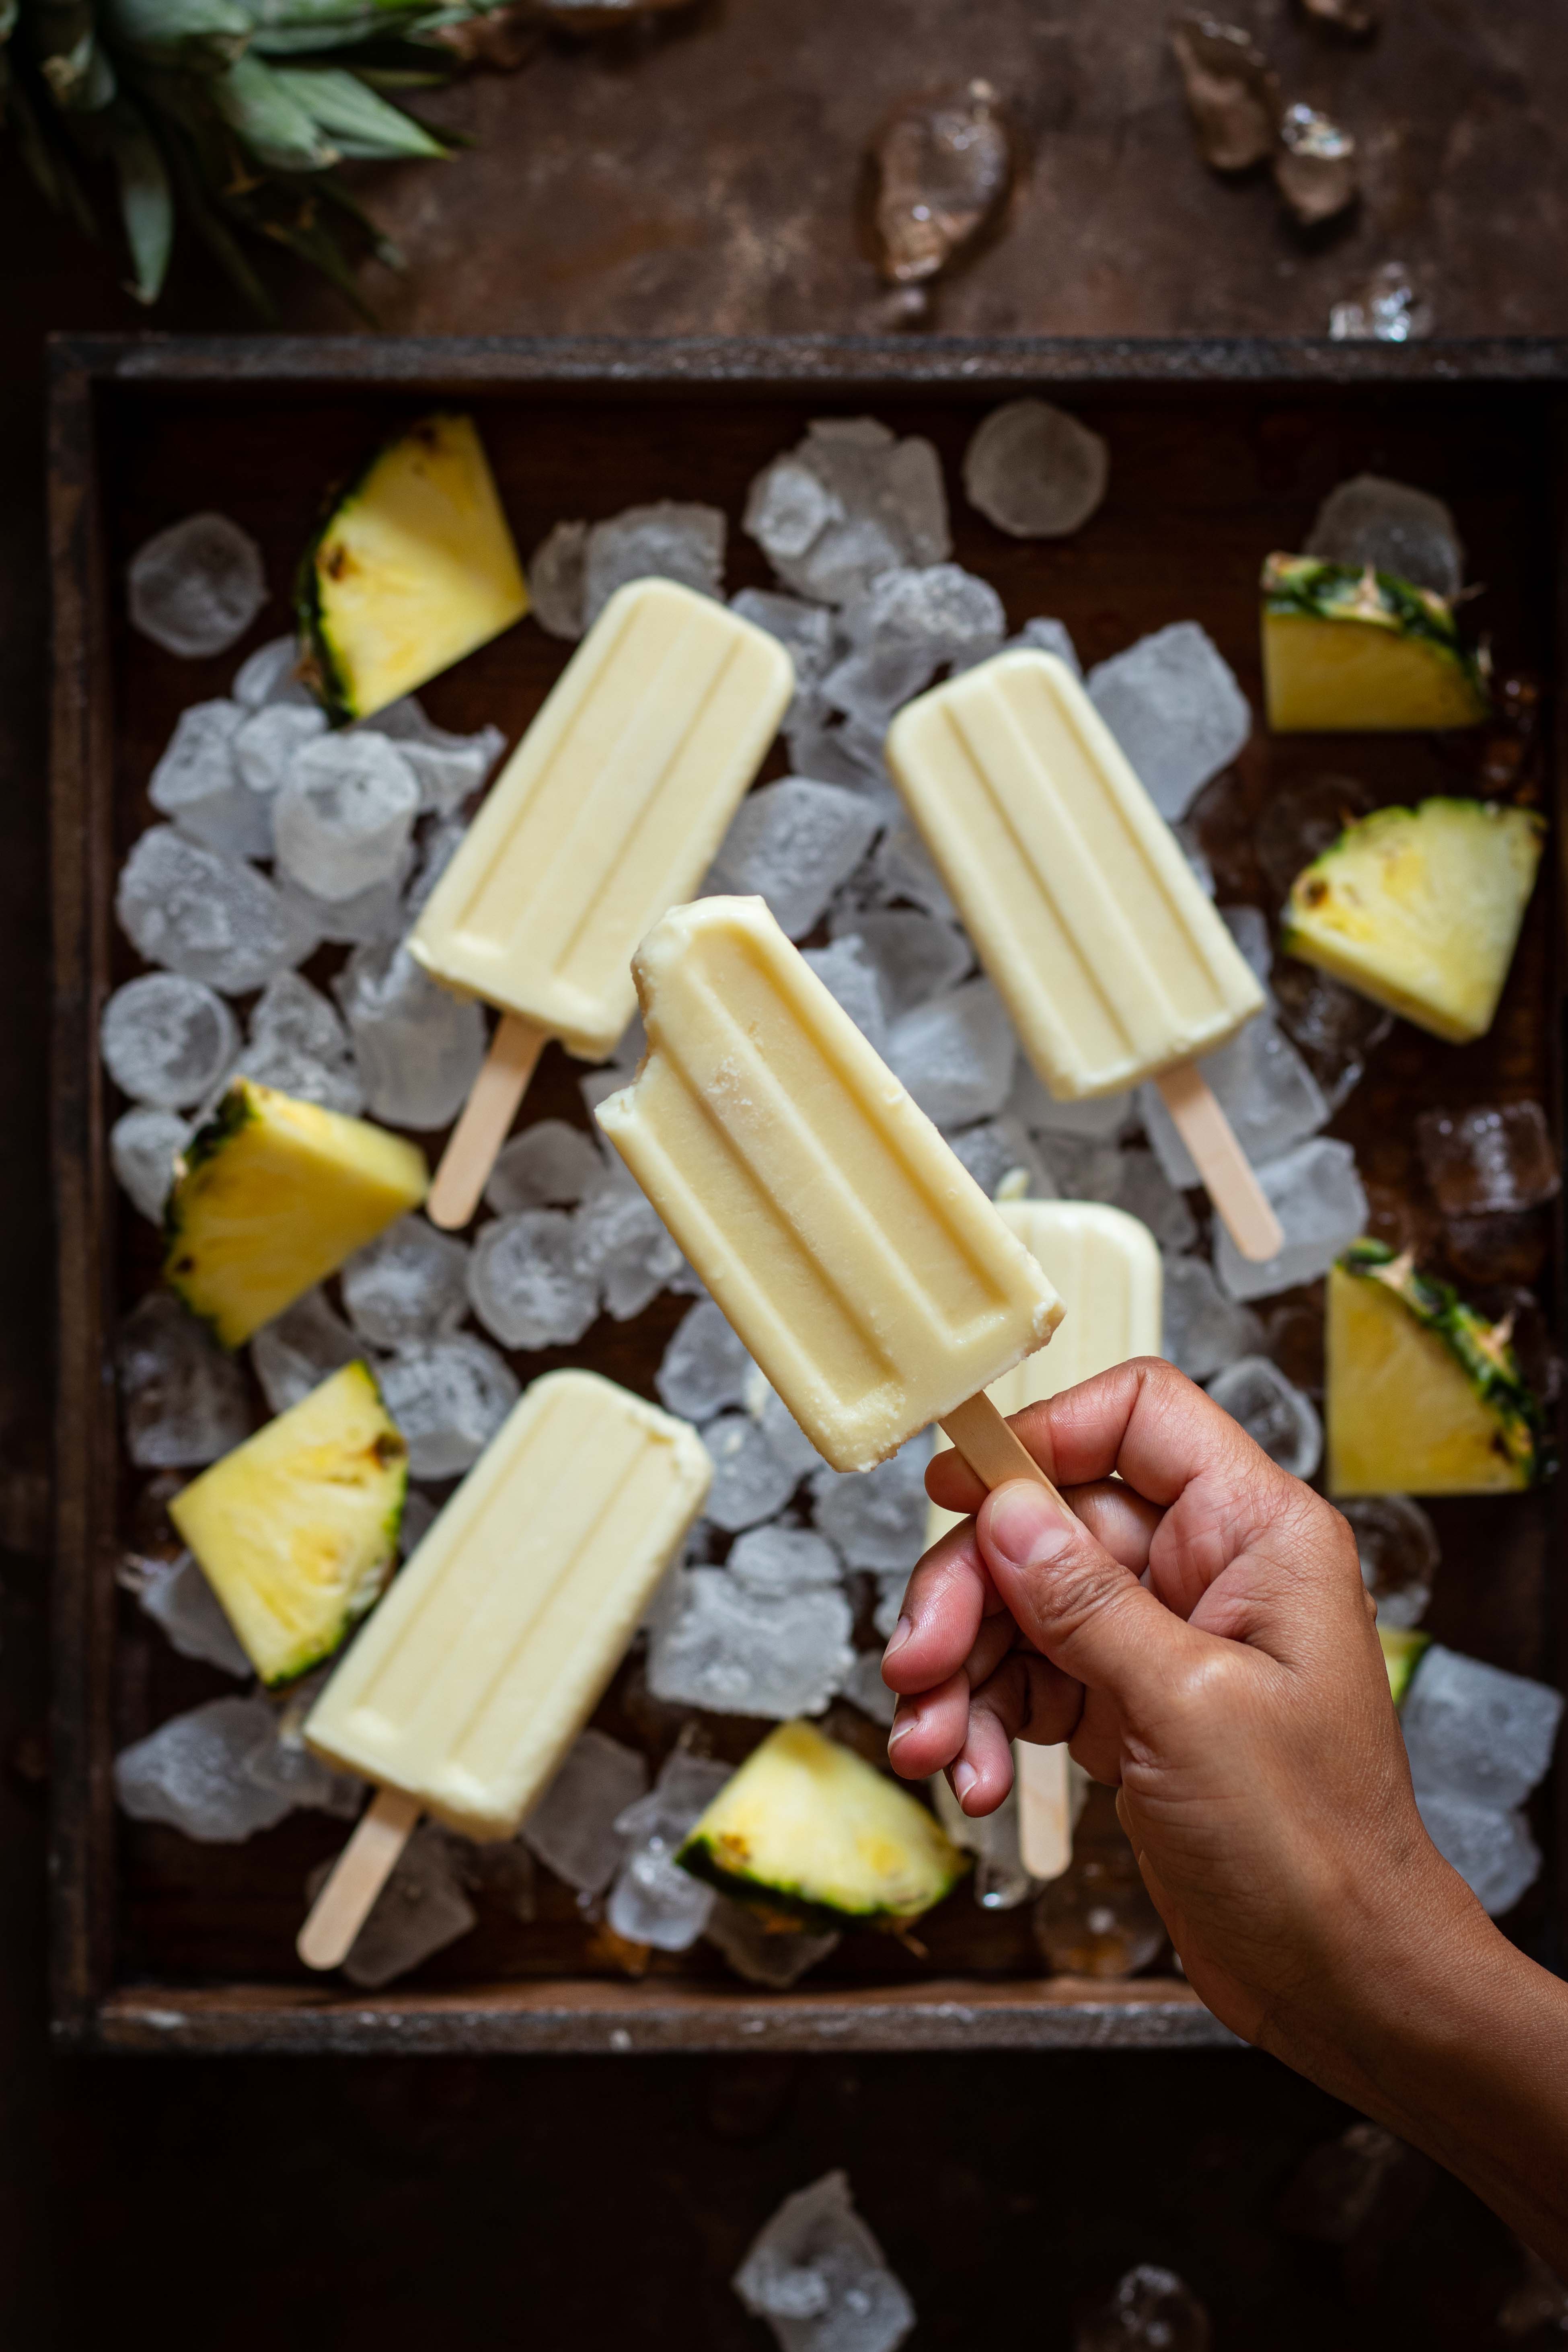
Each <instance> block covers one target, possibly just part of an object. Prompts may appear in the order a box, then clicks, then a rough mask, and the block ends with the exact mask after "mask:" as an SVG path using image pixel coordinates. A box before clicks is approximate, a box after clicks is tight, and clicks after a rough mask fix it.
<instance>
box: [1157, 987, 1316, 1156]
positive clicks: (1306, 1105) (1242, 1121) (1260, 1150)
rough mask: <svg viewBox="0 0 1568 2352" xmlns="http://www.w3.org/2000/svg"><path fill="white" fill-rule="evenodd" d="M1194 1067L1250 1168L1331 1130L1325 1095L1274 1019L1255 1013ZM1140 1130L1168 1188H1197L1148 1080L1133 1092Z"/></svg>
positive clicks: (1167, 1114)
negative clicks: (1140, 1113)
mask: <svg viewBox="0 0 1568 2352" xmlns="http://www.w3.org/2000/svg"><path fill="white" fill-rule="evenodd" d="M1197 1067H1198V1068H1199V1070H1201V1071H1202V1073H1203V1075H1204V1076H1205V1078H1206V1079H1207V1080H1208V1083H1209V1086H1210V1087H1212V1089H1213V1091H1214V1094H1215V1099H1216V1100H1217V1101H1218V1103H1219V1107H1220V1108H1221V1109H1222V1110H1223V1111H1224V1113H1225V1115H1226V1118H1227V1119H1228V1120H1229V1121H1230V1126H1231V1132H1232V1133H1233V1134H1234V1136H1235V1137H1236V1139H1237V1142H1238V1143H1239V1144H1240V1146H1241V1148H1242V1150H1243V1151H1244V1152H1245V1153H1246V1154H1247V1158H1248V1160H1251V1161H1252V1163H1253V1165H1254V1167H1256V1166H1258V1163H1259V1162H1260V1161H1262V1160H1278V1159H1279V1155H1280V1153H1281V1152H1283V1151H1288V1150H1289V1148H1290V1146H1291V1145H1292V1144H1293V1143H1300V1142H1301V1141H1302V1140H1303V1139H1305V1138H1306V1137H1307V1136H1309V1135H1315V1134H1316V1132H1317V1130H1318V1129H1319V1128H1321V1127H1325V1126H1327V1124H1328V1118H1329V1106H1328V1104H1327V1102H1326V1101H1325V1100H1324V1098H1323V1090H1322V1088H1321V1087H1320V1086H1319V1084H1318V1081H1317V1079H1316V1078H1315V1077H1314V1076H1312V1073H1311V1071H1310V1069H1309V1068H1308V1066H1307V1065H1306V1063H1305V1062H1304V1061H1303V1059H1302V1058H1301V1056H1300V1054H1299V1053H1298V1052H1297V1051H1296V1048H1295V1046H1294V1045H1292V1044H1291V1043H1290V1040H1289V1037H1287V1036H1286V1034H1285V1032H1284V1031H1283V1029H1281V1028H1280V1026H1279V1023H1278V1022H1277V1021H1276V1020H1275V1018H1274V1016H1273V1014H1272V1013H1267V1012H1265V1013H1258V1014H1257V1015H1256V1016H1255V1018H1254V1019H1252V1020H1251V1021H1249V1022H1248V1023H1247V1026H1246V1028H1245V1029H1243V1030H1241V1031H1240V1032H1239V1033H1238V1034H1237V1035H1236V1036H1235V1037H1233V1038H1232V1039H1231V1041H1230V1043H1229V1045H1222V1046H1221V1047H1220V1048H1219V1051H1218V1052H1217V1053H1215V1054H1205V1055H1204V1057H1203V1059H1202V1060H1201V1061H1200V1062H1199V1063H1198V1065H1197ZM1138 1105H1139V1108H1140V1110H1141V1111H1142V1115H1143V1127H1144V1131H1145V1133H1146V1134H1147V1136H1148V1138H1149V1140H1150V1142H1151V1143H1152V1145H1153V1147H1154V1156H1155V1158H1156V1159H1157V1160H1159V1162H1160V1166H1161V1168H1162V1169H1163V1171H1164V1174H1165V1177H1166V1179H1167V1181H1169V1182H1170V1183H1172V1184H1174V1185H1175V1186H1176V1187H1177V1188H1178V1189H1179V1190H1180V1189H1184V1188H1185V1187H1186V1186H1187V1185H1189V1184H1195V1183H1197V1182H1198V1181H1199V1177H1198V1171H1197V1170H1196V1168H1195V1167H1194V1164H1193V1159H1192V1154H1191V1153H1190V1152H1189V1151H1188V1150H1187V1147H1186V1145H1185V1144H1184V1142H1183V1141H1182V1139H1181V1137H1180V1135H1179V1134H1178V1133H1177V1131H1176V1125H1175V1121H1174V1120H1173V1118H1172V1117H1171V1114H1170V1112H1169V1111H1168V1110H1167V1109H1166V1108H1165V1102H1164V1097H1163V1095H1162V1094H1161V1092H1160V1089H1159V1087H1158V1086H1157V1085H1156V1084H1155V1082H1154V1080H1153V1079H1152V1078H1151V1079H1149V1080H1147V1081H1146V1082H1145V1083H1144V1084H1143V1085H1142V1087H1139V1089H1138Z"/></svg>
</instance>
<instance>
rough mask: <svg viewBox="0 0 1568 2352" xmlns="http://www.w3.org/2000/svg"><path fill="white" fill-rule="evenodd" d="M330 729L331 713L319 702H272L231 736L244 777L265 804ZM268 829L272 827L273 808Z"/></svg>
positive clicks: (237, 761) (235, 762) (241, 773)
mask: <svg viewBox="0 0 1568 2352" xmlns="http://www.w3.org/2000/svg"><path fill="white" fill-rule="evenodd" d="M326 731H327V714H326V712H325V711H324V710H323V709H321V705H320V704H319V703H315V702H268V703H265V704H264V705H263V706H262V708H261V709H259V710H258V711H256V712H254V713H253V714H252V716H251V717H250V718H248V719H246V720H245V722H244V724H243V725H242V726H240V727H239V728H237V730H236V731H235V734H234V736H233V738H232V739H231V743H230V750H231V751H232V754H233V758H234V764H235V766H236V768H237V770H238V772H239V776H240V781H241V782H242V783H243V784H244V785H245V787H246V789H247V791H248V792H251V793H255V794H256V796H257V798H258V800H259V801H260V802H261V803H262V804H263V806H264V808H266V806H267V803H269V802H270V801H272V800H273V799H274V798H275V797H276V795H277V794H278V793H279V792H280V791H281V790H282V788H283V782H284V779H285V777H286V776H287V775H288V773H289V769H290V768H291V767H292V766H293V764H294V761H295V758H296V756H297V755H298V753H300V751H303V750H304V748H305V746H306V744H307V743H313V742H314V741H315V740H316V739H317V738H318V737H319V736H321V735H324V734H325V733H326ZM270 830H271V816H270V812H269V811H268V832H269V833H270Z"/></svg>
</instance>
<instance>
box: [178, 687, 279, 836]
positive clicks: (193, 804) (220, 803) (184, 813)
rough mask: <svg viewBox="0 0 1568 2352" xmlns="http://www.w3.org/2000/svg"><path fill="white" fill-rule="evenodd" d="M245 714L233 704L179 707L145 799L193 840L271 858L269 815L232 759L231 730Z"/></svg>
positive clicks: (196, 703) (233, 736)
mask: <svg viewBox="0 0 1568 2352" xmlns="http://www.w3.org/2000/svg"><path fill="white" fill-rule="evenodd" d="M246 717H247V713H246V711H245V709H244V707H243V705H242V704H240V703H237V702H195V703H193V704H192V705H191V707H190V709H188V710H183V711H182V712H181V713H180V717H179V721H178V723H177V725H176V726H175V729H174V733H173V735H172V736H171V737H170V738H169V748H168V750H167V751H165V752H164V754H163V758H162V759H161V760H160V761H159V762H158V764H157V766H156V767H155V768H154V769H153V777H152V781H151V782H150V783H149V784H148V787H147V797H148V799H149V800H150V801H151V802H152V803H153V807H154V808H155V809H156V810H157V811H158V813H159V814H160V815H161V816H166V817H171V818H173V820H174V824H177V825H178V827H179V829H180V831H181V832H182V833H183V834H185V835H188V836H189V838H190V839H191V840H192V841H201V842H205V844H206V846H207V847H208V848H209V849H221V850H224V851H225V852H226V854H227V855H228V856H230V857H270V856H271V855H272V820H271V815H270V813H269V811H268V806H267V803H266V802H265V801H261V800H258V798H257V796H256V794H255V793H253V792H250V791H249V790H248V789H247V786H246V785H245V783H244V782H242V781H241V778H240V774H239V771H238V769H237V767H236V766H235V762H234V738H235V734H236V731H237V729H238V728H239V727H240V726H242V725H243V723H244V721H245V719H246Z"/></svg>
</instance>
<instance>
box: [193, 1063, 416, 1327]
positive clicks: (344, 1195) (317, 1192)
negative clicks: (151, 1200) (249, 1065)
mask: <svg viewBox="0 0 1568 2352" xmlns="http://www.w3.org/2000/svg"><path fill="white" fill-rule="evenodd" d="M429 1181H430V1179H429V1171H428V1169H427V1168H426V1163H425V1155H424V1153H423V1152H422V1151H421V1150H419V1148H418V1146H417V1145H416V1144H413V1143H409V1142H407V1141H405V1139H404V1138H403V1137H402V1136H399V1135H389V1134H388V1133H387V1131H386V1129H384V1128H383V1127H373V1126H372V1124H371V1123H370V1121H369V1120H368V1119H363V1118H347V1117H345V1115H344V1114H343V1113H342V1111H335V1110H324V1109H323V1108H321V1105H320V1104H319V1103H309V1102H299V1101H296V1099H295V1098H294V1097H293V1096H292V1095H285V1094H279V1092H278V1090H277V1089H276V1087H264V1086H261V1085H259V1084H258V1082H257V1080H256V1079H254V1078H237V1079H236V1080H235V1081H234V1083H233V1085H232V1086H231V1087H229V1089H228V1092H227V1093H226V1095H225V1096H224V1097H223V1100H222V1101H221V1102H220V1103H219V1105H218V1107H217V1109H216V1112H215V1114H214V1116H213V1117H212V1118H210V1119H209V1120H208V1121H207V1123H206V1125H205V1127H203V1128H201V1129H198V1130H197V1132H196V1134H195V1136H193V1138H192V1139H191V1141H190V1143H189V1144H188V1145H187V1146H186V1149H185V1151H184V1156H183V1157H182V1158H181V1159H180V1160H178V1161H176V1163H175V1176H174V1190H173V1192H171V1193H170V1195H169V1204H168V1208H167V1209H166V1211H165V1213H164V1220H163V1232H164V1239H165V1242H166V1244H167V1251H166V1255H165V1258H164V1264H163V1272H164V1276H165V1279H166V1280H167V1282H168V1284H169V1286H170V1288H171V1289H172V1290H174V1291H175V1292H177V1293H178V1295H179V1297H181V1298H183V1299H184V1302H185V1305H186V1306H187V1307H190V1309H191V1311H192V1312H193V1314H195V1315H199V1316H200V1317H201V1318H202V1319H203V1320H204V1321H205V1323H207V1324H209V1325H210V1326H211V1328H212V1330H213V1331H214V1333H215V1334H216V1337H217V1338H218V1339H220V1340H221V1341H222V1342H223V1344H224V1346H225V1347H226V1348H237V1347H238V1346H239V1345H240V1344H241V1342H242V1341H243V1340H246V1339H249V1337H250V1335H251V1333H252V1332H253V1331H258V1330H259V1329H260V1328H261V1326H262V1325H263V1324H264V1323H270V1322H271V1320H272V1318H273V1317H274V1316H275V1315H281V1313H282V1312H283V1309H284V1308H285V1307H289V1306H292V1304H293V1302H294V1300H295V1299H296V1298H299V1297H302V1296H303V1294H304V1293H305V1292H306V1291H307V1290H310V1289H311V1288H312V1287H313V1286H315V1284H317V1283H318V1282H321V1280H322V1279H323V1278H324V1277H325V1276H327V1275H329V1274H331V1273H333V1272H335V1271H336V1269H337V1268H338V1267H339V1266H340V1265H342V1264H343V1261H344V1260H345V1259H346V1258H350V1257H352V1256H353V1254H354V1252H355V1250H357V1249H363V1246H364V1244H365V1243H366V1242H369V1241H374V1238H375V1236H376V1234H379V1233H381V1232H382V1231H383V1230H384V1228H385V1227H386V1226H387V1225H390V1224H393V1223H395V1221H396V1220H397V1219H398V1218H399V1217H401V1216H405V1215H406V1213H407V1212H408V1211H409V1210H410V1209H416V1208H417V1207H418V1206H419V1203H420V1202H421V1201H423V1199H424V1198H425V1195H426V1192H427V1191H428V1189H429Z"/></svg>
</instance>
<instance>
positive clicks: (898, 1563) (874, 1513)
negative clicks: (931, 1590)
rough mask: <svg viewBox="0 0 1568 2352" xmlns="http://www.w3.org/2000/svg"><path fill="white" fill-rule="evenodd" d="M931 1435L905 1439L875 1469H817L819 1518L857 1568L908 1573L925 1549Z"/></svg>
mask: <svg viewBox="0 0 1568 2352" xmlns="http://www.w3.org/2000/svg"><path fill="white" fill-rule="evenodd" d="M930 1459H931V1443H930V1439H929V1438H928V1437H927V1436H926V1435H925V1433H923V1432H922V1433H921V1435H920V1436H919V1437H911V1438H910V1441H909V1443H908V1444H905V1445H901V1446H900V1448H899V1451H898V1452H897V1453H896V1454H894V1455H893V1456H892V1457H891V1459H890V1460H889V1461H887V1462H879V1463H878V1465H877V1466H876V1468H875V1469H874V1470H847V1471H843V1472H840V1471H837V1470H830V1469H829V1468H828V1467H827V1466H826V1464H823V1465H820V1466H819V1467H818V1468H817V1469H816V1471H814V1472H813V1474H812V1481H811V1489H812V1494H813V1496H814V1497H815V1500H816V1522H817V1525H818V1527H819V1528H821V1529H822V1532H823V1534H824V1535H825V1536H826V1538H828V1540H829V1542H830V1543H832V1544H834V1545H835V1546H836V1547H837V1549H838V1550H839V1551H840V1552H841V1553H842V1554H843V1556H844V1559H845V1560H846V1561H847V1564H848V1565H849V1567H851V1568H868V1569H871V1570H874V1571H875V1572H877V1573H879V1574H882V1575H887V1574H890V1573H891V1572H892V1571H893V1570H902V1572H903V1573H904V1574H905V1575H906V1576H907V1575H908V1573H909V1571H910V1569H911V1568H913V1566H914V1564H915V1562H916V1560H917V1559H919V1558H920V1556H921V1552H922V1551H923V1550H924V1549H925V1526H926V1490H925V1471H926V1464H927V1463H928V1462H929V1461H930Z"/></svg>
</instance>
